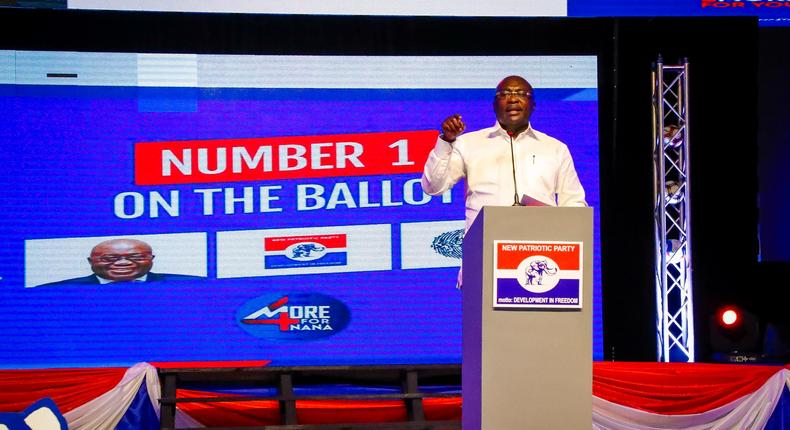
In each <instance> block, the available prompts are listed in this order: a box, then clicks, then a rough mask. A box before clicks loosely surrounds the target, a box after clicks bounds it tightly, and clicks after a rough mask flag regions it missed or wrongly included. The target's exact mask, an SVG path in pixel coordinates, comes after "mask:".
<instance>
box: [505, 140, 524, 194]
mask: <svg viewBox="0 0 790 430" xmlns="http://www.w3.org/2000/svg"><path fill="white" fill-rule="evenodd" d="M507 135H508V136H510V162H511V165H512V167H513V206H521V202H519V201H518V183H517V182H516V155H515V152H514V151H513V135H512V134H511V133H510V132H508V134H507Z"/></svg>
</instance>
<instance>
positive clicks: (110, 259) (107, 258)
mask: <svg viewBox="0 0 790 430" xmlns="http://www.w3.org/2000/svg"><path fill="white" fill-rule="evenodd" d="M152 258H154V256H153V255H146V254H131V255H112V254H108V255H102V256H100V257H91V261H98V262H100V263H105V264H112V263H116V262H118V261H121V260H129V261H131V262H134V263H142V262H143V261H148V260H150V259H152Z"/></svg>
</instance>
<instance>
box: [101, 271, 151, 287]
mask: <svg viewBox="0 0 790 430" xmlns="http://www.w3.org/2000/svg"><path fill="white" fill-rule="evenodd" d="M96 279H98V280H99V283H100V284H102V285H104V284H112V283H113V282H118V281H113V280H111V279H105V278H102V277H101V276H99V275H96ZM146 279H148V274H147V273H146V274H145V275H143V276H140V277H139V278H134V279H132V280H131V281H123V282H145V281H146Z"/></svg>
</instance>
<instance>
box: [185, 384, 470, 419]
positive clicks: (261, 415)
mask: <svg viewBox="0 0 790 430" xmlns="http://www.w3.org/2000/svg"><path fill="white" fill-rule="evenodd" d="M215 395H216V393H212V392H208V391H197V390H178V391H177V394H176V396H177V397H178V398H179V399H189V398H200V397H212V396H215ZM223 396H229V395H227V394H223ZM229 397H232V395H231V396H229ZM239 397H240V398H241V397H242V396H239ZM178 408H179V409H181V410H182V411H184V412H186V413H187V414H189V415H190V416H191V417H192V418H195V419H196V420H198V421H200V422H201V423H203V424H204V425H207V426H231V425H232V426H263V425H277V424H280V412H279V405H278V403H277V402H276V401H272V400H252V401H247V402H224V403H214V404H209V403H180V404H179V406H178ZM423 408H424V410H425V416H426V418H427V419H430V420H460V419H461V398H460V397H454V398H435V399H424V400H423ZM296 417H297V421H298V422H299V424H331V423H365V422H398V421H406V420H407V416H406V407H405V406H404V404H403V402H402V401H399V400H364V401H348V400H321V401H318V400H299V401H297V402H296Z"/></svg>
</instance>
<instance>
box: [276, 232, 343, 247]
mask: <svg viewBox="0 0 790 430" xmlns="http://www.w3.org/2000/svg"><path fill="white" fill-rule="evenodd" d="M304 242H317V243H320V244H321V245H324V246H325V247H327V248H345V247H346V235H345V234H320V235H313V236H283V237H267V238H266V239H264V249H265V250H266V251H284V250H286V249H288V247H290V246H291V245H294V244H297V243H304Z"/></svg>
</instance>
